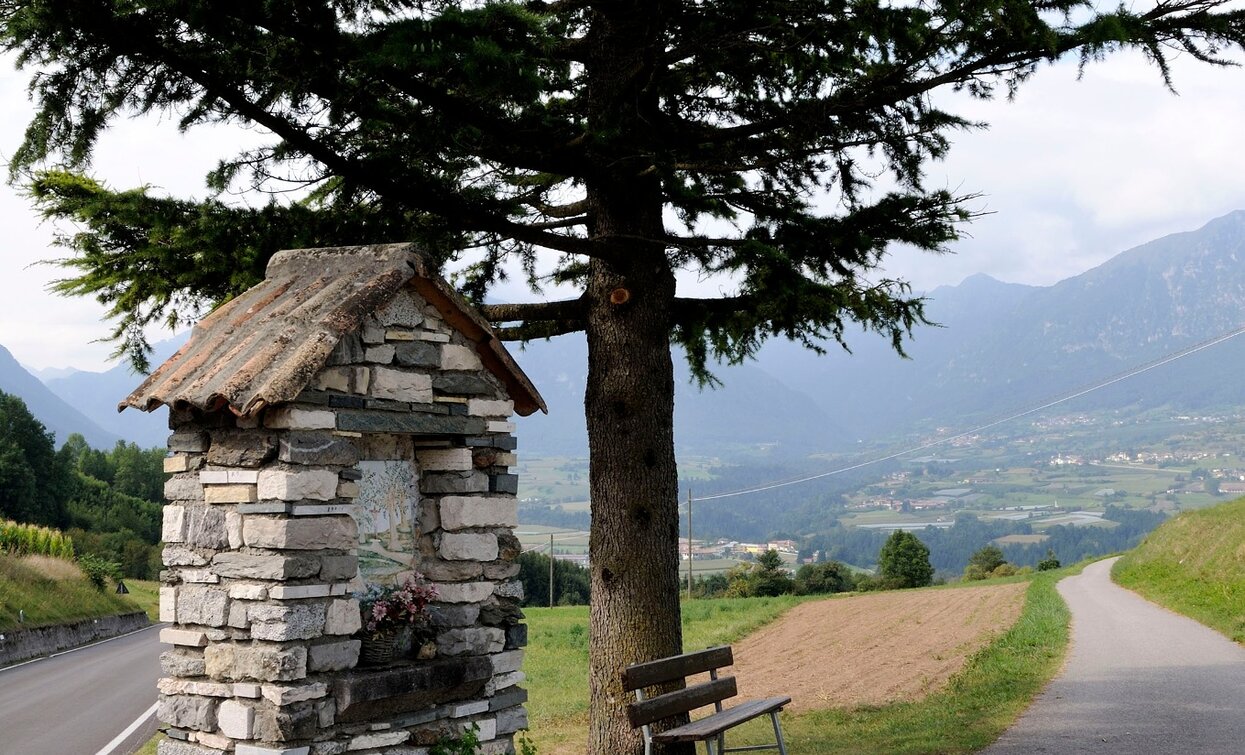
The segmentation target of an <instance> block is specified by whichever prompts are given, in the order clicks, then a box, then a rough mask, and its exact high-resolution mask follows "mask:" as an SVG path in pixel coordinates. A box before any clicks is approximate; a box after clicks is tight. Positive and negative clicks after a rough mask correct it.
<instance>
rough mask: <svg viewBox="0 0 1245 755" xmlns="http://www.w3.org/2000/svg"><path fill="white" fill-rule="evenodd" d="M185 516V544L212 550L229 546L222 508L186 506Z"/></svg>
mask: <svg viewBox="0 0 1245 755" xmlns="http://www.w3.org/2000/svg"><path fill="white" fill-rule="evenodd" d="M196 484H197V483H196ZM185 516H186V537H185V543H186V544H187V545H190V546H192V547H195V548H210V549H212V550H223V549H225V548H227V547H229V532H228V530H227V529H226V528H225V512H224V510H223V509H221V508H219V507H216V506H207V505H199V506H187V507H186V513H185Z"/></svg>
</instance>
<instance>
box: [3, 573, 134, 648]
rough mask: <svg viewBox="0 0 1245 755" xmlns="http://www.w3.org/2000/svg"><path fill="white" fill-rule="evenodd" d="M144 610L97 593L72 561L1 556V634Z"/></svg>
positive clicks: (123, 599)
mask: <svg viewBox="0 0 1245 755" xmlns="http://www.w3.org/2000/svg"><path fill="white" fill-rule="evenodd" d="M139 610H143V608H142V607H141V606H139V605H138V604H137V603H136V602H134V601H133V600H131V599H130V598H128V597H126V596H125V595H117V594H116V593H114V592H113V591H112V590H111V589H105V590H103V591H100V590H96V589H95V588H94V587H92V586H91V583H90V582H88V581H87V579H86V577H85V576H83V574H82V572H81V571H79V569H78V567H77V566H75V565H74V563H73V562H71V561H62V560H61V559H56V558H49V557H47V556H20V557H19V556H9V555H3V554H0V630H7V629H13V628H15V627H18V626H19V622H18V616H19V612H25V622H24V623H22V624H20V626H24V627H37V626H46V625H49V624H64V623H66V622H70V621H77V620H79V619H88V618H92V617H95V616H111V615H114V614H119V613H128V612H130V611H139Z"/></svg>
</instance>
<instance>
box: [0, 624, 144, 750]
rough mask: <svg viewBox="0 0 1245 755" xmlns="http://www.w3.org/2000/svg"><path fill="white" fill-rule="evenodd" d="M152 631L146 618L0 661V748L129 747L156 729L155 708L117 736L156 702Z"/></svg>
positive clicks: (126, 748)
mask: <svg viewBox="0 0 1245 755" xmlns="http://www.w3.org/2000/svg"><path fill="white" fill-rule="evenodd" d="M158 636H159V630H158V629H157V628H156V627H155V626H152V627H149V628H147V629H143V630H141V631H139V632H135V633H133V634H130V635H127V636H124V637H119V638H116V639H113V640H108V641H106V642H101V643H99V644H96V645H91V646H88V647H85V648H79V649H78V650H70V651H67V652H65V653H61V654H59V655H54V656H51V657H48V658H43V659H40V660H37V661H31V662H29V663H24V664H19V665H16V666H10V667H8V668H5V669H0V755H128V753H131V752H133V751H134V750H136V749H138V748H139V747H140V746H142V744H143V743H144V742H146V741H147V740H148V739H150V738H151V736H152V734H154V733H155V730H156V720H155V712H154V711H152V712H151V715H149V716H148V717H147V720H146V722H145V723H144V724H143V725H141V726H138V727H136V728H135V729H134V731H132V732H131V733H130V734H129V736H127V737H125V738H124V739H123V740H122V741H119V742H118V741H115V740H116V738H117V737H118V736H119V735H120V734H122V733H123V732H124V731H125V730H126V729H127V728H129V727H130V725H131V724H133V723H135V721H137V720H138V719H139V717H140V716H142V715H143V714H144V712H146V711H148V710H149V709H150V708H151V706H152V705H154V704H155V702H156V680H157V679H158V678H159V676H160V651H161V650H163V649H164V648H163V646H162V645H160V643H159V640H158ZM110 744H111V745H115V746H113V747H109V745H110ZM106 748H107V749H106Z"/></svg>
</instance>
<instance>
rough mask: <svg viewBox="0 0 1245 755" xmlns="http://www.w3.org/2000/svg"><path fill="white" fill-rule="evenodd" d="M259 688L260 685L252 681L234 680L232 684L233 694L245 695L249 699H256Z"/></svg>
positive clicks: (235, 695) (258, 694)
mask: <svg viewBox="0 0 1245 755" xmlns="http://www.w3.org/2000/svg"><path fill="white" fill-rule="evenodd" d="M260 690H261V686H260V685H258V684H255V683H253V682H235V683H234V685H233V696H234V697H245V698H247V699H250V700H258V699H259V696H260Z"/></svg>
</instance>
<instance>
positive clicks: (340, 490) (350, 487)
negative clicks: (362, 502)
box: [337, 480, 359, 498]
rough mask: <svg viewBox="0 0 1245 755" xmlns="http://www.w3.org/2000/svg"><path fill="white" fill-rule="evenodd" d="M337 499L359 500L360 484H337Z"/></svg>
mask: <svg viewBox="0 0 1245 755" xmlns="http://www.w3.org/2000/svg"><path fill="white" fill-rule="evenodd" d="M337 497H338V498H358V497H359V483H357V482H355V481H353V480H342V481H341V482H339V483H337Z"/></svg>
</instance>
